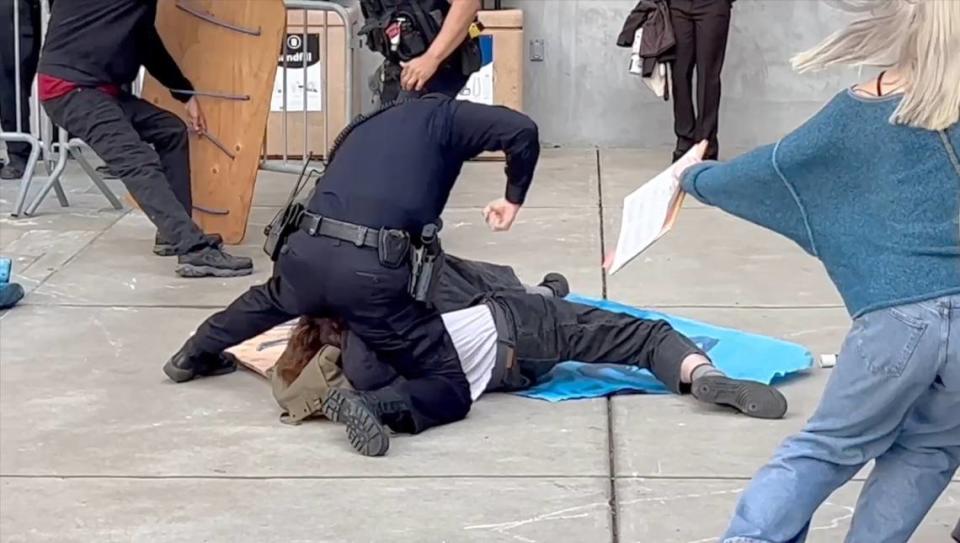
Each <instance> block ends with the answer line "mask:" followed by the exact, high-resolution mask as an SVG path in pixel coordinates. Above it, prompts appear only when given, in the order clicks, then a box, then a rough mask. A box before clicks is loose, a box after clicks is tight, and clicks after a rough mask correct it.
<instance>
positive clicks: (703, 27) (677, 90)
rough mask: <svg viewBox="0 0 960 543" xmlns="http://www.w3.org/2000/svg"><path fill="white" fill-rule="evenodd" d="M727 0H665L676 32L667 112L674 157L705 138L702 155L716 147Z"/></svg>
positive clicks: (715, 152) (713, 153) (713, 155)
mask: <svg viewBox="0 0 960 543" xmlns="http://www.w3.org/2000/svg"><path fill="white" fill-rule="evenodd" d="M730 7H731V3H730V0H670V20H671V22H672V23H673V32H674V34H675V35H676V39H677V46H676V61H675V62H674V65H673V74H672V76H673V115H674V131H675V132H676V134H677V147H676V150H675V151H674V159H677V158H679V157H680V156H682V155H683V154H684V153H686V152H687V151H689V150H690V148H691V147H693V146H694V145H696V144H697V143H698V142H700V141H702V140H707V141H708V142H709V145H708V147H707V152H706V158H708V159H715V158H717V155H718V153H719V151H720V145H719V143H718V141H717V131H718V127H719V119H720V71H721V70H722V69H723V60H724V56H725V54H726V50H727V34H728V32H729V30H730ZM694 67H696V69H697V113H696V114H695V113H694V107H693V93H692V86H693V70H694Z"/></svg>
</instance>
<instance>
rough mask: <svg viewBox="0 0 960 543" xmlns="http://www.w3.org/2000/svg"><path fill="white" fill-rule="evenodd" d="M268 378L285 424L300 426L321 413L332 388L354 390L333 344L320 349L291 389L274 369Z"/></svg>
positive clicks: (281, 420) (294, 381)
mask: <svg viewBox="0 0 960 543" xmlns="http://www.w3.org/2000/svg"><path fill="white" fill-rule="evenodd" d="M267 376H268V377H269V378H270V385H271V387H272V388H273V397H274V399H275V400H277V404H279V405H280V409H282V410H283V413H282V414H281V415H280V422H283V423H285V424H300V423H301V422H303V421H304V420H305V419H308V418H310V417H312V416H314V415H317V414H319V413H320V409H321V408H322V407H323V401H324V400H326V399H327V394H328V393H329V392H330V389H331V388H345V389H351V390H352V389H353V387H352V386H350V381H348V380H347V378H346V376H344V375H343V370H342V369H341V367H340V349H338V348H336V347H333V346H331V345H326V346H324V347H323V348H322V349H320V352H319V353H317V354H316V356H314V357H313V359H312V360H310V362H309V363H308V364H307V365H306V366H304V368H303V371H301V372H300V375H298V376H297V378H296V379H294V380H293V382H292V383H290V385H289V386H288V385H286V384H285V383H284V382H283V380H282V379H281V378H280V376H279V375H277V372H275V371H273V370H272V369H271V370H270V372H269V374H268V375H267Z"/></svg>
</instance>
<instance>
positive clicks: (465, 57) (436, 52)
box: [361, 0, 480, 104]
mask: <svg viewBox="0 0 960 543" xmlns="http://www.w3.org/2000/svg"><path fill="white" fill-rule="evenodd" d="M414 3H416V5H415V6H414ZM361 7H362V8H363V10H364V15H365V16H366V17H367V25H366V26H365V27H364V30H361V34H363V35H365V36H366V37H367V40H368V44H370V48H371V49H372V50H374V51H376V52H378V53H380V54H382V55H383V56H384V57H385V60H384V62H383V65H382V66H381V69H380V73H379V77H380V78H381V82H380V89H379V94H380V103H381V104H384V103H388V102H390V101H393V100H395V99H397V98H398V97H400V96H405V95H409V94H411V93H420V92H424V91H429V92H438V93H442V94H446V95H448V96H456V95H457V94H459V92H460V90H461V89H463V86H464V85H465V84H466V83H467V79H468V78H469V77H470V74H472V73H473V72H475V71H476V70H477V69H479V67H480V56H479V55H480V53H479V46H478V44H477V43H476V40H475V39H474V38H475V37H474V36H471V35H470V28H471V25H473V24H474V21H475V20H476V17H477V13H478V12H479V11H480V0H364V1H362V2H361ZM413 8H416V9H413ZM418 14H422V15H425V16H426V17H417V15H418ZM436 15H438V16H439V17H440V18H441V19H442V23H441V24H440V25H439V31H438V32H436V33H434V29H433V28H431V27H432V26H433V23H434V21H433V20H432V17H433V16H436ZM398 20H404V21H406V23H404V24H399V23H398ZM408 34H409V36H413V37H408ZM391 37H392V38H391ZM391 39H393V43H392V44H391ZM421 39H422V40H424V41H425V42H426V43H425V44H424V46H425V47H426V50H425V51H424V52H422V53H420V51H419V49H420V46H419V45H417V44H414V43H413V42H415V41H419V40H421ZM408 40H409V42H408ZM404 52H414V53H416V56H414V57H413V58H405V57H406V55H404Z"/></svg>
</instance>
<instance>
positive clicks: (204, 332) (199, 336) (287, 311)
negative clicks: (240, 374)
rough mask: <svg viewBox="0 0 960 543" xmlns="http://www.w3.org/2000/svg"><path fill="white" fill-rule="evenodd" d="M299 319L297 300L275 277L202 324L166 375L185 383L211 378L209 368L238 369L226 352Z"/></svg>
mask: <svg viewBox="0 0 960 543" xmlns="http://www.w3.org/2000/svg"><path fill="white" fill-rule="evenodd" d="M297 316H299V313H298V312H297V302H296V298H295V296H294V295H293V293H292V291H290V288H289V286H288V285H286V284H285V282H284V280H283V278H282V277H280V276H274V277H272V278H271V279H270V280H269V281H267V282H266V283H264V284H262V285H257V286H254V287H252V288H250V290H248V291H247V292H245V293H243V294H242V295H241V296H240V297H239V298H237V299H236V300H234V301H233V303H231V304H230V305H229V306H227V308H226V309H224V310H223V311H220V312H218V313H215V314H213V315H211V316H210V317H209V318H207V320H205V321H203V323H202V324H201V325H200V327H199V328H198V329H197V332H196V333H195V334H194V335H193V337H191V338H190V339H188V340H187V341H186V343H184V345H183V347H181V348H180V350H179V351H178V352H177V354H175V355H174V356H173V358H171V359H170V361H168V362H167V363H166V365H164V367H163V371H164V373H166V374H167V376H168V377H169V378H170V379H171V380H173V381H175V382H177V383H182V382H184V381H189V380H191V379H193V378H194V377H195V376H197V375H210V373H209V372H205V371H204V368H205V367H206V366H210V365H212V366H214V367H219V366H229V365H232V366H233V367H236V365H235V360H233V358H232V357H225V356H224V355H223V351H224V350H225V349H229V348H230V347H233V346H234V345H237V344H239V343H242V342H244V341H246V340H248V339H250V338H253V337H256V336H258V335H259V334H262V333H263V332H266V331H267V330H270V329H271V328H273V327H274V326H277V325H280V324H283V323H285V322H287V321H289V320H292V319H294V318H296V317H297ZM217 362H220V363H219V364H218V363H217Z"/></svg>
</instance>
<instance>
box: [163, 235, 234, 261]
mask: <svg viewBox="0 0 960 543" xmlns="http://www.w3.org/2000/svg"><path fill="white" fill-rule="evenodd" d="M204 237H205V238H206V240H207V243H209V244H210V246H211V247H215V248H217V249H220V248H222V247H223V237H222V236H221V235H220V234H207V235H206V236H204ZM153 254H155V255H157V256H176V254H177V246H176V244H175V243H173V242H171V241H168V240H166V239H164V238H163V237H162V236H161V235H160V233H159V232H158V233H157V236H156V237H155V238H154V239H153Z"/></svg>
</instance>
